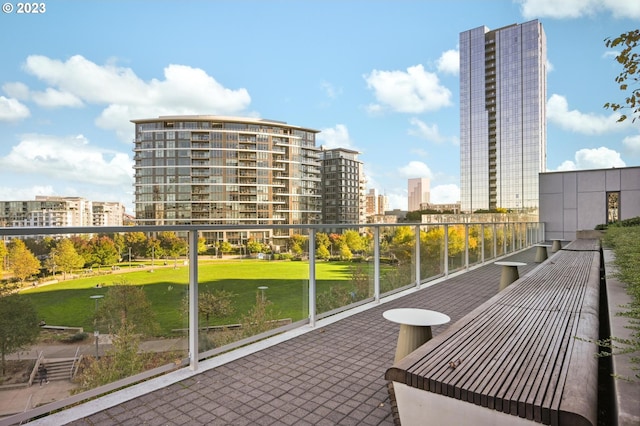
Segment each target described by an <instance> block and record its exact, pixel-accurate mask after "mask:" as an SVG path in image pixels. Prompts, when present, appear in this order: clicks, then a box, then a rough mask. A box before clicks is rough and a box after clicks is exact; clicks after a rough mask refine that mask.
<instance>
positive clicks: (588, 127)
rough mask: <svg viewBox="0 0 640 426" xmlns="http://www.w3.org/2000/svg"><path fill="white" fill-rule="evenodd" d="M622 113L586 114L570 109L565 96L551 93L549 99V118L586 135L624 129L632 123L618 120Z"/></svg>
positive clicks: (565, 127)
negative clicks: (607, 114)
mask: <svg viewBox="0 0 640 426" xmlns="http://www.w3.org/2000/svg"><path fill="white" fill-rule="evenodd" d="M619 117H620V114H618V113H613V114H611V115H609V116H604V115H596V114H585V113H582V112H580V111H578V110H569V104H568V102H567V100H566V98H565V97H564V96H560V95H557V94H553V95H551V97H550V98H549V100H548V101H547V119H548V120H549V121H550V122H552V123H555V124H557V125H558V126H560V127H561V128H563V129H565V130H569V131H571V132H575V133H582V134H585V135H598V134H602V133H607V132H611V131H614V130H622V129H624V128H626V127H628V126H629V124H630V123H627V122H622V123H619V122H617V120H618V118H619Z"/></svg>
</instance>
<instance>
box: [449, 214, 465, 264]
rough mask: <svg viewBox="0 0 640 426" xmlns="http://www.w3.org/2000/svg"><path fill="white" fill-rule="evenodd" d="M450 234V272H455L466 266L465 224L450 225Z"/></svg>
mask: <svg viewBox="0 0 640 426" xmlns="http://www.w3.org/2000/svg"><path fill="white" fill-rule="evenodd" d="M448 235H449V241H448V253H449V259H448V261H449V272H455V271H457V270H460V269H462V268H464V267H465V245H466V239H465V226H464V225H458V224H456V225H449V226H448Z"/></svg>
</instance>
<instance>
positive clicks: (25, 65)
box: [0, 0, 640, 214]
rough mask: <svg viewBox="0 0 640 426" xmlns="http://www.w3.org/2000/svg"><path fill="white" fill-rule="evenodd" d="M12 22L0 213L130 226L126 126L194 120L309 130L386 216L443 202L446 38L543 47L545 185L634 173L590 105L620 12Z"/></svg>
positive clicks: (623, 15)
mask: <svg viewBox="0 0 640 426" xmlns="http://www.w3.org/2000/svg"><path fill="white" fill-rule="evenodd" d="M30 4H33V3H30ZM18 8H19V4H18V3H17V2H14V1H10V2H5V3H3V6H2V10H3V13H0V43H1V46H2V50H1V54H0V200H31V199H34V197H35V196H36V195H56V196H68V197H84V198H86V199H88V200H92V201H119V202H122V203H123V204H124V205H125V206H126V209H127V212H128V213H130V214H132V213H134V211H133V204H134V195H133V152H132V150H133V138H134V125H133V123H131V120H134V119H142V118H155V117H158V116H161V115H178V114H187V115H191V114H195V115H225V116H229V115H231V116H242V117H256V118H265V119H272V120H278V121H285V122H287V123H289V124H290V125H295V126H301V127H305V128H311V129H316V130H319V131H320V133H319V134H318V135H317V145H318V146H320V145H322V146H324V147H326V148H336V147H341V148H348V149H352V150H356V151H358V152H360V154H359V157H358V158H359V159H360V160H361V161H362V162H363V165H364V171H365V177H366V179H367V188H368V189H376V190H377V192H378V193H379V194H384V195H386V196H387V197H388V200H389V207H390V208H391V209H401V210H406V209H407V208H408V203H407V198H408V197H407V187H408V179H411V178H429V179H430V182H431V201H432V202H434V203H452V202H456V201H459V199H460V189H459V187H460V147H459V90H458V89H459V73H458V70H459V57H458V40H459V34H460V32H462V31H466V30H469V29H472V28H476V27H480V26H483V25H484V26H486V27H488V28H489V29H498V28H501V27H503V26H506V25H511V24H516V23H523V22H527V21H530V20H533V19H539V20H540V22H541V23H542V25H543V28H544V31H545V33H546V37H547V56H548V68H549V72H548V75H547V171H561V170H583V169H597V168H610V167H625V166H638V165H640V123H638V121H636V123H635V124H634V123H632V122H631V120H626V121H625V122H623V123H619V122H617V118H618V116H619V114H617V113H614V112H612V111H611V110H609V109H605V108H604V107H603V106H604V104H605V103H606V102H618V103H623V102H624V98H625V96H624V92H622V91H620V89H619V87H618V85H617V83H616V82H615V77H616V76H617V75H618V74H619V73H620V72H621V71H622V67H621V65H620V64H618V63H617V62H616V61H615V56H616V54H617V52H616V51H614V50H611V49H607V48H606V46H605V39H607V38H609V37H616V36H618V35H620V34H621V33H623V32H626V31H629V30H633V29H636V28H639V27H640V1H637V0H562V1H558V0H491V1H489V0H443V1H440V0H433V1H428V0H423V1H418V0H412V1H409V0H395V1H391V0H369V1H364V0H358V1H356V0H341V1H338V0H323V1H313V0H298V1H293V0H279V1H275V0H260V1H244V0H235V1H222V0H220V1H213V0H211V1H205V0H200V1H195V0H157V1H148V0H147V1H141V0H127V1H118V0H112V1H106V0H95V1H94V0H85V1H77V0H69V1H63V0H48V1H44V2H41V3H38V8H37V9H38V12H40V13H38V14H35V13H17V10H18ZM25 9H26V8H23V11H25ZM31 11H32V12H33V11H34V9H33V7H32V8H31Z"/></svg>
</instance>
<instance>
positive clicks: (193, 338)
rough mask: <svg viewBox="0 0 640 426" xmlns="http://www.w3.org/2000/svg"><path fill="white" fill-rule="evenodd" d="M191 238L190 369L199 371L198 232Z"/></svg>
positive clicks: (191, 232)
mask: <svg viewBox="0 0 640 426" xmlns="http://www.w3.org/2000/svg"><path fill="white" fill-rule="evenodd" d="M188 236H189V237H188V238H189V241H188V243H189V368H190V369H191V370H194V371H195V370H197V369H198V332H199V330H198V231H197V230H192V231H189V232H188Z"/></svg>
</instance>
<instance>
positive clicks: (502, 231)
mask: <svg viewBox="0 0 640 426" xmlns="http://www.w3.org/2000/svg"><path fill="white" fill-rule="evenodd" d="M494 226H495V233H496V256H497V257H501V256H504V255H505V254H506V247H507V229H506V224H504V223H496V224H495V225H494Z"/></svg>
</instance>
